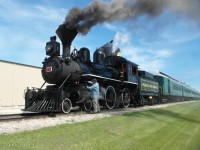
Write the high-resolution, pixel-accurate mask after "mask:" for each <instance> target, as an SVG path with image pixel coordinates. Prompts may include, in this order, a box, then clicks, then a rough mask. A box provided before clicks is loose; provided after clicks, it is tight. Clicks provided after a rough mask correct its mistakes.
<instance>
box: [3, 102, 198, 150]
mask: <svg viewBox="0 0 200 150" xmlns="http://www.w3.org/2000/svg"><path fill="white" fill-rule="evenodd" d="M47 123H48V122H47ZM0 149H3V150H4V149H5V150H11V149H13V150H17V149H19V150H25V149H27V150H38V149H41V150H65V149H66V150H73V149H74V150H85V149H87V150H118V149H119V150H128V149H130V150H200V101H199V102H191V103H186V104H179V105H175V106H170V107H167V108H162V109H155V110H149V111H144V112H135V113H129V114H125V115H121V116H113V117H108V118H104V119H99V120H95V121H87V122H82V123H74V124H64V125H59V126H56V127H48V128H43V129H40V130H36V131H29V132H21V133H16V134H11V135H0Z"/></svg>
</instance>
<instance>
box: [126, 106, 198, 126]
mask: <svg viewBox="0 0 200 150" xmlns="http://www.w3.org/2000/svg"><path fill="white" fill-rule="evenodd" d="M148 112H149V113H148ZM155 114H156V115H159V116H165V117H173V118H176V119H181V120H184V121H188V122H192V123H200V120H199V119H198V118H196V119H195V118H193V117H194V116H192V115H187V114H186V115H184V114H179V113H175V112H172V111H169V110H163V109H157V110H149V111H146V112H137V113H130V114H124V116H135V117H139V116H146V117H148V118H152V119H158V118H157V117H156V116H155ZM158 120H160V119H158ZM166 122H167V121H166Z"/></svg>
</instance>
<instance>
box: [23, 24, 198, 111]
mask: <svg viewBox="0 0 200 150" xmlns="http://www.w3.org/2000/svg"><path fill="white" fill-rule="evenodd" d="M56 34H57V35H58V37H59V38H60V40H61V42H62V45H63V53H62V56H60V43H58V42H57V41H56V36H53V37H51V38H50V42H47V43H46V55H47V56H49V57H48V58H45V59H44V61H43V67H42V71H41V72H42V77H43V79H44V81H45V82H44V84H43V85H42V86H41V87H40V88H27V90H26V93H25V110H26V111H34V112H63V113H69V112H70V111H71V109H72V108H73V107H75V106H79V107H80V108H82V109H84V110H86V111H89V110H91V108H92V102H91V101H90V100H86V101H83V102H82V103H78V102H80V101H81V100H82V99H83V98H84V97H85V96H86V95H87V94H88V90H87V84H88V83H87V81H88V80H91V79H93V78H96V79H97V81H98V83H99V86H100V97H99V99H100V105H101V106H104V107H107V108H108V109H113V108H114V107H125V108H127V107H129V105H144V104H154V103H161V102H162V100H163V99H166V98H167V97H168V95H169V94H168V95H165V94H163V93H162V92H163V91H162V90H163V89H161V88H160V87H161V83H159V81H160V80H158V78H159V77H158V76H157V79H156V78H155V76H154V75H153V74H151V73H148V72H146V71H142V70H138V65H137V64H135V63H133V62H131V61H129V60H127V59H125V58H123V57H120V56H118V52H119V49H118V50H116V51H115V52H113V51H112V41H111V42H109V43H107V44H105V45H103V46H102V47H100V48H98V49H97V50H96V51H95V52H94V54H93V62H92V61H91V60H90V51H89V49H88V48H86V47H83V48H81V49H80V50H77V49H74V50H73V51H72V52H71V53H70V45H71V43H72V41H73V40H74V38H75V37H76V35H77V34H78V32H77V30H76V29H69V28H67V27H66V25H65V24H62V25H60V26H59V27H58V29H57V30H56ZM46 83H48V85H47V86H46V88H43V87H44V85H45V84H46ZM162 86H163V85H162ZM194 93H196V96H195V97H194V98H196V97H200V95H199V93H198V92H197V91H195V92H194ZM179 96H180V97H181V98H183V95H179Z"/></svg>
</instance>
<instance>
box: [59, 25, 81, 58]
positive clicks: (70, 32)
mask: <svg viewBox="0 0 200 150" xmlns="http://www.w3.org/2000/svg"><path fill="white" fill-rule="evenodd" d="M56 34H57V35H58V37H59V38H60V40H61V42H62V45H63V54H62V58H66V57H69V56H70V46H71V43H72V41H73V40H74V38H75V37H76V35H77V34H78V32H77V30H76V29H75V28H72V29H71V28H70V29H69V28H67V27H66V24H61V25H60V26H59V27H58V29H57V30H56Z"/></svg>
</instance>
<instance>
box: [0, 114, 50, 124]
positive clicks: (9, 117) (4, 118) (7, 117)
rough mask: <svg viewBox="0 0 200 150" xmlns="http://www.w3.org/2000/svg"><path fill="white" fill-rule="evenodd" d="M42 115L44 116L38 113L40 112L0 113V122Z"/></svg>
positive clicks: (42, 115)
mask: <svg viewBox="0 0 200 150" xmlns="http://www.w3.org/2000/svg"><path fill="white" fill-rule="evenodd" d="M44 116H46V114H40V113H22V114H5V115H0V122H8V121H17V120H23V119H33V118H41V117H44Z"/></svg>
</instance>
